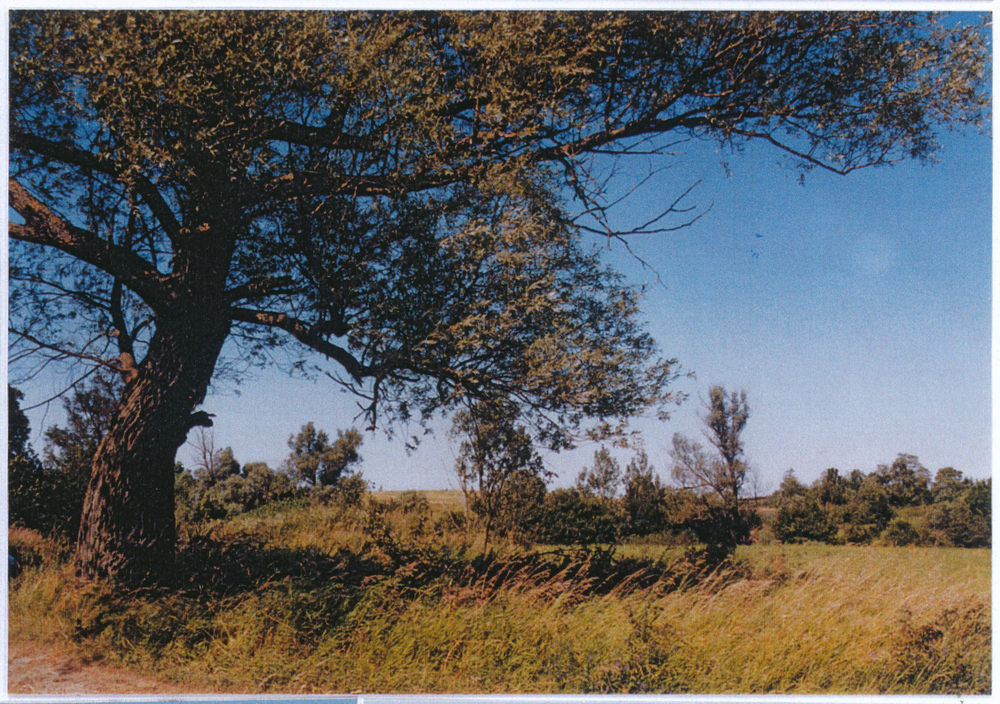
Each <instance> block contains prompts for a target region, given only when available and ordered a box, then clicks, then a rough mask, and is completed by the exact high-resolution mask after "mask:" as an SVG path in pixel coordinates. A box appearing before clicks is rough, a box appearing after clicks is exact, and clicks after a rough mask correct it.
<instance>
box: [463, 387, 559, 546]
mask: <svg viewBox="0 0 1000 704" xmlns="http://www.w3.org/2000/svg"><path fill="white" fill-rule="evenodd" d="M451 434H452V437H456V438H459V437H461V438H464V439H463V440H462V443H461V445H460V446H459V451H458V459H457V460H456V462H455V473H456V474H457V475H458V477H459V481H460V483H461V484H462V486H467V487H471V488H472V490H471V491H470V494H469V496H470V498H471V501H470V506H469V507H470V508H471V509H472V511H473V512H474V513H475V514H476V515H478V516H479V517H480V518H481V519H482V520H483V527H484V531H485V535H484V537H483V549H484V550H485V549H486V548H487V547H488V546H489V544H490V537H491V533H492V531H493V530H494V528H497V527H499V528H500V530H501V532H505V530H506V529H507V528H509V527H510V526H505V525H503V523H502V521H501V520H500V519H501V517H502V516H503V515H504V514H511V513H516V514H518V515H519V514H520V513H521V511H520V510H519V509H518V508H517V507H512V506H510V503H511V501H512V500H513V501H517V502H519V503H523V501H521V499H522V498H523V497H521V496H520V495H519V493H518V492H514V491H512V489H513V487H514V486H515V485H523V486H526V487H530V486H531V485H532V484H534V483H533V482H532V481H531V477H537V478H539V479H542V480H543V483H544V479H545V478H547V477H548V476H549V475H550V473H549V472H548V470H546V469H545V465H544V464H543V462H542V458H541V457H540V456H539V455H538V453H537V452H536V451H535V447H534V443H533V442H532V440H531V436H530V435H529V434H528V431H527V429H526V428H525V427H524V426H523V425H520V424H519V423H518V416H517V410H516V407H515V406H512V405H510V404H502V403H485V402H480V403H477V404H475V405H474V406H472V407H470V408H468V409H465V410H462V411H459V412H458V413H457V414H455V418H454V421H453V423H452V429H451ZM535 493H537V491H536V492H535ZM498 524H499V525H498Z"/></svg>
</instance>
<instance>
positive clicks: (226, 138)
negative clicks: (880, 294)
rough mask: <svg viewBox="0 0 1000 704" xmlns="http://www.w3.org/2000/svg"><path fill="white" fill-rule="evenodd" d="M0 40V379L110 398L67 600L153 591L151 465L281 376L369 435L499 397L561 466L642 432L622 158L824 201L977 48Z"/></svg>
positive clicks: (26, 22) (247, 35) (720, 32)
mask: <svg viewBox="0 0 1000 704" xmlns="http://www.w3.org/2000/svg"><path fill="white" fill-rule="evenodd" d="M9 38H10V43H9V51H10V66H9V69H10V71H9V74H10V80H9V115H10V120H9V122H10V142H9V145H10V174H11V180H10V181H9V184H8V196H9V198H8V200H9V204H10V207H11V208H12V209H13V211H15V212H16V213H17V215H16V216H15V217H13V218H12V219H11V224H10V236H11V238H12V240H13V241H14V245H13V246H12V248H11V268H10V282H11V293H10V313H11V315H10V319H11V325H10V329H11V333H12V334H11V340H12V347H11V350H10V357H11V359H12V360H13V361H14V362H15V364H21V363H27V361H28V360H29V358H32V357H33V358H35V359H38V358H41V359H42V361H43V362H44V360H45V359H48V360H62V359H66V358H67V357H68V356H69V357H72V358H74V359H76V360H78V361H80V362H81V363H86V364H91V365H103V366H106V367H109V368H112V369H114V370H115V371H117V372H118V373H119V374H121V375H122V377H123V379H124V380H125V390H124V393H123V396H122V401H121V410H120V412H119V413H118V414H117V415H116V417H115V421H114V423H113V424H112V427H111V429H110V431H109V433H108V434H107V435H106V437H105V439H104V440H103V441H102V443H101V445H100V447H99V449H98V452H97V454H96V455H95V458H94V467H93V479H92V481H91V482H90V484H89V490H88V495H87V498H86V501H85V514H84V520H83V530H82V531H81V534H80V540H79V544H78V548H77V558H76V559H77V568H78V570H79V572H80V573H81V574H82V575H85V576H88V577H98V576H101V575H104V574H108V573H109V572H112V571H118V572H119V575H120V576H121V577H123V578H125V577H129V576H132V577H136V578H142V577H143V576H144V575H146V574H147V573H150V572H153V571H155V570H157V569H164V568H166V567H168V566H169V564H170V562H171V557H172V554H173V546H174V529H173V515H174V511H173V483H174V474H173V466H174V455H175V453H176V450H177V448H178V447H179V446H180V445H181V444H183V443H184V441H185V438H186V436H187V434H188V432H189V430H190V429H191V428H192V427H197V426H199V425H200V426H205V425H208V424H210V422H211V420H210V417H209V416H208V414H207V413H206V412H204V411H199V410H197V409H198V408H199V406H200V405H201V404H202V403H203V401H204V399H205V395H206V390H207V388H208V384H209V382H210V381H211V380H212V378H213V375H215V374H216V373H217V372H218V371H231V372H233V373H237V372H240V371H245V370H246V369H247V366H248V364H247V363H251V364H252V363H254V362H261V363H263V362H266V361H268V360H271V359H275V358H281V356H276V355H271V354H269V350H270V348H272V347H274V346H276V345H283V344H286V343H287V344H288V345H291V346H292V348H290V352H291V354H289V355H288V358H289V359H291V360H292V367H293V368H296V369H306V368H312V367H313V366H314V363H316V364H318V365H319V366H320V369H321V372H322V373H324V374H329V375H330V376H332V377H334V378H335V379H336V380H337V381H338V382H340V383H342V384H344V385H345V386H346V387H348V388H349V389H351V390H352V391H354V392H356V393H357V394H358V396H359V398H360V399H361V400H360V403H361V405H362V407H363V411H364V412H365V413H366V414H367V416H368V419H369V420H370V421H371V423H372V424H373V425H374V424H375V423H376V422H377V421H379V420H381V419H388V420H392V419H394V418H404V419H405V418H409V417H415V418H419V419H426V418H429V417H431V416H433V415H434V414H435V413H438V412H444V411H450V410H453V409H455V408H458V407H460V406H462V405H469V404H471V403H474V402H475V401H476V400H479V399H488V398H497V397H502V398H505V399H508V400H510V401H513V402H516V403H518V404H519V405H520V406H521V409H520V410H521V416H522V418H524V419H525V422H528V423H530V425H531V427H532V429H533V432H534V433H535V434H536V435H537V436H538V437H539V438H540V439H541V440H544V441H545V442H546V443H547V444H549V445H551V446H554V447H559V446H566V445H568V444H570V443H571V442H572V441H573V439H574V438H576V437H579V436H580V435H581V434H584V433H586V432H588V431H589V432H592V433H593V434H595V435H597V436H607V435H608V434H610V433H613V432H615V431H616V430H619V429H620V428H621V426H622V424H623V423H624V422H626V421H627V419H628V418H629V417H631V416H633V415H635V414H637V413H640V412H643V411H646V410H648V409H651V408H652V409H660V410H662V409H665V408H666V407H667V404H669V402H671V401H673V400H674V398H673V397H672V396H671V394H670V392H669V391H668V390H667V389H668V383H669V381H670V380H671V379H672V378H673V376H674V374H675V373H676V364H675V363H674V362H673V361H672V360H669V359H662V358H661V357H660V356H659V353H658V352H657V350H656V346H655V345H654V344H653V340H652V339H651V338H650V337H649V335H648V334H646V332H645V331H644V330H643V329H642V327H641V326H640V324H639V322H638V316H637V312H638V308H637V292H636V291H634V290H632V289H629V288H627V287H625V286H623V285H622V283H621V280H620V279H619V278H617V277H615V276H614V275H613V274H611V273H610V272H608V271H606V270H605V269H604V268H602V267H601V265H600V263H599V261H598V260H597V258H596V256H592V255H590V254H588V253H586V252H584V251H582V249H581V247H580V235H581V233H584V232H588V231H596V232H599V233H601V234H602V235H605V236H607V237H608V238H609V239H618V240H621V241H625V239H626V236H627V233H622V232H619V231H616V230H615V228H614V227H613V225H612V224H611V221H610V220H609V218H608V214H607V206H608V202H609V201H608V199H606V198H605V191H604V188H605V185H606V183H607V179H606V178H604V175H605V174H607V173H613V171H614V169H613V168H608V167H609V165H611V164H610V160H611V159H613V158H614V157H615V156H616V155H619V156H621V155H627V154H629V153H633V152H636V153H641V154H642V155H643V158H645V157H646V156H647V155H649V154H650V153H657V152H662V151H666V150H668V149H669V145H671V144H672V143H674V142H675V141H676V140H677V139H679V138H687V137H699V138H700V137H709V138H714V139H717V140H718V141H720V142H721V143H723V144H729V145H733V146H739V145H740V144H742V143H745V142H747V141H752V140H760V141H764V142H767V143H769V144H771V145H773V146H774V147H776V148H777V149H779V150H781V151H783V153H784V154H786V155H788V157H789V158H790V160H791V161H792V163H793V164H795V165H797V166H800V167H802V168H803V169H809V168H815V167H820V168H825V169H829V170H831V171H834V172H837V173H848V172H850V171H852V170H854V169H858V168H862V167H866V166H877V165H881V164H888V163H891V162H893V161H897V160H899V159H903V158H926V157H928V156H930V155H932V154H933V151H934V147H935V144H934V130H935V129H936V128H937V127H938V126H940V125H948V126H951V125H956V124H958V125H961V124H975V123H978V122H980V121H981V120H982V119H983V116H984V115H985V114H986V111H987V108H988V104H989V62H988V61H987V57H988V53H989V50H988V48H987V38H988V32H987V31H985V30H984V29H982V28H975V27H973V28H969V27H948V28H946V27H941V26H939V25H937V23H936V20H935V19H934V18H933V17H930V16H926V15H914V14H897V13H884V14H867V13H792V14H787V15H783V14H780V13H705V12H683V13H648V14H640V13H602V14H592V13H520V12H518V13H454V14H442V13H320V12H226V13H212V12H45V11H33V10H32V11H16V12H13V13H12V14H11V19H10V35H9ZM595 155H596V156H598V157H599V158H596V159H595V158H591V157H592V156H595ZM611 166H613V165H611ZM602 169H603V171H602ZM686 187H687V184H685V185H682V186H680V187H679V189H678V192H683V191H684V190H685V188H686ZM564 189H568V190H564ZM564 192H568V193H571V194H572V197H573V198H574V199H575V200H576V202H577V207H576V209H577V211H580V212H582V215H581V216H580V217H579V218H574V217H573V216H571V215H570V210H571V209H570V208H569V207H568V204H567V203H566V202H564V200H563V198H562V196H561V194H562V193H564ZM685 209H686V207H685V205H683V204H680V202H679V201H678V202H677V203H674V204H673V205H669V206H667V208H666V210H665V212H664V213H663V217H661V218H657V219H655V220H653V221H651V223H650V224H649V225H648V226H645V227H643V228H640V229H639V231H641V232H655V231H660V230H666V229H670V228H671V227H679V226H683V225H684V224H685V223H686V222H690V217H689V216H680V217H683V218H687V220H684V221H678V220H675V219H670V218H668V217H667V216H669V215H676V214H678V213H680V212H683V211H685ZM227 342H229V344H227ZM224 352H225V354H224ZM299 353H301V354H299ZM35 368H37V367H35ZM29 371H30V369H29Z"/></svg>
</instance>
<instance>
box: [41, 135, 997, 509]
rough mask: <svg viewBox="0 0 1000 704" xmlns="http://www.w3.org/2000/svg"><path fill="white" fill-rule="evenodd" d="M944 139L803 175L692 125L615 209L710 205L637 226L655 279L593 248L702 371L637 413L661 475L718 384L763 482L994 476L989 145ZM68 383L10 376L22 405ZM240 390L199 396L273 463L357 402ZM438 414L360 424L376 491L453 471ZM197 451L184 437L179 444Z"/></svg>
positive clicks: (586, 451)
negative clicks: (422, 434)
mask: <svg viewBox="0 0 1000 704" xmlns="http://www.w3.org/2000/svg"><path fill="white" fill-rule="evenodd" d="M942 141H943V148H942V149H941V150H940V152H939V154H938V156H939V158H940V162H939V163H936V164H932V165H921V164H919V163H904V164H901V165H898V166H895V167H893V168H884V169H877V170H864V171H860V172H855V173H853V174H851V175H848V176H837V175H834V174H829V173H825V172H820V171H813V172H810V173H809V174H807V176H806V178H805V181H804V183H800V182H799V173H798V172H796V171H794V170H792V169H790V168H788V166H787V165H783V164H782V163H780V162H781V157H780V155H779V154H778V153H777V152H776V151H775V150H774V149H773V148H770V147H766V146H753V147H748V148H747V149H745V150H744V151H742V152H741V153H735V154H734V153H731V152H728V151H725V150H721V149H719V148H718V147H717V146H716V145H715V144H714V143H709V142H689V143H686V144H684V145H681V146H679V147H678V148H677V150H678V151H679V152H681V153H680V154H678V155H677V156H675V157H673V158H671V159H670V160H669V161H665V162H663V163H662V164H660V165H663V166H667V165H669V166H670V168H668V169H666V170H664V171H663V172H661V173H660V174H659V176H657V177H656V179H654V181H653V182H651V183H650V184H648V185H647V187H645V188H644V189H643V190H642V191H640V192H639V193H638V194H636V195H635V196H633V197H632V198H631V199H630V200H629V201H628V202H627V204H625V205H623V206H621V207H620V208H619V209H618V210H616V211H615V215H616V222H615V224H616V225H617V226H618V227H620V228H622V229H625V228H627V227H629V225H634V224H637V223H639V222H642V221H643V220H645V219H648V217H649V215H650V214H651V213H654V212H658V211H659V210H661V209H662V208H663V207H664V206H665V205H666V204H669V203H670V202H671V201H673V200H674V198H676V197H677V196H678V195H679V194H680V193H681V192H683V191H684V190H685V189H686V188H688V187H689V186H690V185H691V184H693V183H694V182H695V181H697V180H699V179H702V182H701V184H700V185H699V186H698V187H697V188H696V189H695V190H694V191H693V192H692V194H691V195H690V196H689V198H688V201H687V202H688V203H689V204H690V205H694V206H697V207H699V208H700V209H704V208H706V207H707V206H709V205H711V206H712V207H711V209H710V210H709V211H708V212H707V213H706V214H705V215H704V216H703V217H702V218H701V219H700V220H698V221H697V222H696V223H695V224H694V225H693V226H691V227H689V228H686V229H683V230H680V231H678V232H675V233H672V234H665V235H656V236H644V237H643V238H642V239H635V240H633V242H632V246H633V249H634V251H635V252H636V254H637V255H638V256H639V257H641V258H642V259H644V260H646V261H647V262H649V263H650V265H652V267H653V268H654V269H655V271H656V272H658V274H659V276H660V280H659V281H658V282H657V281H656V280H655V275H654V274H653V273H651V272H650V271H648V270H645V269H643V268H642V267H641V266H640V265H639V263H638V262H637V261H636V260H635V259H634V258H632V257H631V256H629V255H628V254H627V253H626V252H625V251H624V250H623V249H622V248H621V247H620V246H618V247H616V246H612V247H611V248H610V249H607V248H604V254H605V258H606V260H607V262H608V263H609V264H612V265H613V266H615V267H616V268H618V269H619V270H621V271H623V272H625V273H626V274H627V275H628V277H629V280H630V281H632V282H634V283H644V282H645V283H648V284H649V287H648V290H647V294H646V297H645V299H644V306H643V308H644V311H645V313H646V317H647V319H648V321H649V329H650V331H651V332H652V333H653V334H654V336H655V337H656V339H657V340H658V341H659V343H660V344H661V346H662V349H663V351H664V353H665V354H666V355H668V356H676V357H677V358H678V359H679V360H680V362H681V364H682V365H683V367H684V369H685V370H689V371H693V372H695V374H696V378H695V379H684V380H682V381H680V382H678V384H677V388H678V389H679V390H682V391H686V392H688V393H689V394H690V395H691V398H690V400H689V401H688V402H687V403H685V404H684V405H682V406H680V407H679V408H677V410H676V411H675V413H674V416H673V418H672V419H671V421H669V422H667V423H659V422H652V421H649V422H641V423H639V425H638V427H640V428H641V429H642V430H643V433H644V438H645V444H646V448H647V450H648V452H649V455H650V458H651V460H652V462H653V464H654V465H655V467H656V469H657V470H658V471H659V472H660V474H661V476H663V478H664V479H666V478H667V477H668V475H669V472H668V467H669V457H668V456H667V451H668V448H669V447H670V438H671V436H672V435H673V433H675V432H682V433H685V434H687V435H689V436H691V437H700V426H699V420H698V415H699V414H700V413H701V412H702V411H703V399H705V398H706V397H707V391H708V389H709V387H710V386H711V385H713V384H723V385H725V386H726V387H727V388H731V389H745V390H746V391H747V394H748V397H749V402H750V406H751V418H750V422H749V424H748V426H747V431H746V433H745V438H746V449H747V453H748V456H749V459H750V460H751V463H752V465H753V466H755V467H756V469H757V472H758V474H759V485H760V488H761V490H763V491H765V492H766V491H771V490H774V489H776V488H777V485H778V483H779V482H780V479H781V475H782V474H783V473H784V472H785V471H786V470H788V469H789V468H792V469H794V470H795V472H796V474H797V475H798V477H799V478H800V479H801V480H804V481H807V482H811V481H812V480H814V479H816V478H817V477H818V476H819V475H820V473H821V472H822V471H823V470H824V469H825V468H827V467H837V468H839V469H840V470H841V472H842V473H844V472H849V471H850V470H851V469H855V468H857V469H861V470H863V471H865V472H871V471H873V470H874V469H875V468H876V466H877V465H878V464H880V463H890V462H891V461H892V460H893V459H894V458H895V456H896V454H898V453H901V452H905V453H910V454H915V455H917V456H918V457H919V458H920V460H921V462H922V463H923V464H924V466H926V467H927V468H928V469H930V470H931V472H932V473H933V472H935V471H936V470H937V469H939V468H941V467H944V466H953V467H955V468H956V469H958V470H960V471H962V472H964V473H965V474H966V475H967V476H971V477H975V478H984V477H987V476H990V474H991V457H992V455H991V430H992V422H991V399H992V395H991V391H990V370H991V331H990V319H991V317H990V316H991V293H992V286H991V243H992V219H991V208H992V162H991V158H992V151H991V150H992V146H991V141H990V137H989V135H985V134H977V133H974V132H972V133H966V134H957V133H951V134H945V135H943V136H942ZM636 167H637V168H639V169H644V167H645V164H644V163H637V164H636ZM63 381H64V380H63V379H49V380H47V381H44V380H43V381H39V382H37V383H35V384H34V385H32V386H23V387H22V390H23V391H24V392H25V394H26V399H25V402H24V405H25V406H30V405H33V404H34V403H37V402H39V401H41V400H43V399H45V398H46V397H47V396H48V395H51V394H52V393H53V392H54V390H57V389H58V385H59V384H60V383H62V382H63ZM235 391H236V392H238V394H239V395H236V393H234V388H233V387H232V385H230V384H225V383H223V384H220V385H219V386H218V388H216V389H213V391H212V393H211V395H210V396H209V398H208V399H207V401H206V403H205V405H204V409H205V410H207V411H208V412H210V413H214V414H215V416H216V418H215V424H216V427H215V437H216V446H217V447H223V446H226V445H231V446H232V447H233V449H234V452H235V455H236V458H237V459H238V460H239V461H240V462H242V463H246V462H251V461H266V462H268V463H269V464H271V465H272V466H277V465H279V464H280V463H281V461H282V460H283V459H284V458H285V457H286V456H287V454H288V448H287V445H286V442H287V439H288V437H289V435H290V434H292V433H294V432H297V430H298V429H299V428H300V427H301V426H302V425H303V424H304V423H306V422H308V421H314V422H315V423H316V424H317V426H319V427H320V428H324V429H326V430H327V431H328V432H330V433H331V435H333V434H335V430H336V429H337V428H346V427H349V426H351V425H354V424H355V423H356V421H355V420H354V416H355V414H356V413H357V408H356V406H355V402H354V399H352V398H351V397H350V396H346V395H344V394H343V393H341V392H339V391H338V389H337V387H335V386H334V385H333V384H331V383H323V382H322V381H319V382H316V383H313V382H308V381H302V380H295V379H289V378H288V377H286V376H284V375H283V374H281V373H280V372H277V371H273V370H272V371H267V372H264V373H261V374H258V375H256V376H254V377H252V378H250V379H249V380H247V381H246V382H244V383H243V384H242V385H241V386H239V387H238V388H236V389H235ZM57 406H58V404H52V405H51V406H50V407H49V408H48V409H44V408H40V409H37V410H35V411H32V412H30V413H29V417H30V419H31V422H32V430H33V444H34V446H35V448H36V450H38V451H39V452H41V449H42V444H43V443H42V439H41V433H42V431H43V430H44V428H45V427H47V426H48V425H51V424H52V423H54V422H62V420H63V416H62V413H61V412H60V409H59V408H58V407H57ZM446 428H447V424H442V425H441V426H440V428H439V432H438V433H436V435H435V436H433V437H427V438H424V440H423V442H422V444H421V447H420V448H419V449H418V450H417V451H415V452H413V453H410V454H407V453H406V451H405V449H404V447H403V442H402V440H401V438H400V437H399V436H397V437H396V438H395V439H394V440H391V441H390V440H387V439H386V437H385V435H384V434H381V433H379V434H368V435H366V437H365V443H364V445H363V447H362V455H363V458H364V461H363V464H362V465H361V469H362V470H363V471H364V474H365V476H366V477H367V478H368V479H369V480H371V481H372V482H374V484H375V485H376V487H382V488H384V489H386V490H389V489H411V488H412V489H434V488H457V487H455V484H456V482H455V480H454V478H453V473H452V467H453V466H454V455H455V451H456V449H457V448H455V447H454V446H453V443H449V441H448V439H447V437H446V433H445V432H444V430H446ZM413 431H419V429H411V432H413ZM401 432H403V433H404V434H405V429H402V430H401ZM595 449H596V448H595V447H593V446H589V447H584V448H581V449H580V450H578V451H576V452H574V453H568V454H566V453H564V454H563V455H559V456H555V457H552V456H550V457H549V458H548V459H549V461H550V465H551V467H552V468H553V469H554V470H555V471H557V472H558V474H559V479H558V480H556V482H555V485H562V486H565V485H568V484H571V483H572V482H573V480H574V478H575V476H576V474H577V472H578V471H579V469H580V468H581V467H582V466H583V465H584V464H587V463H588V462H589V461H590V459H591V458H592V456H593V452H594V450H595ZM193 457H194V453H193V452H192V449H191V447H190V446H185V447H183V448H181V451H180V453H179V457H178V459H180V460H181V461H183V462H184V463H185V464H188V465H190V464H192V463H193ZM620 457H621V459H622V461H623V462H626V461H627V459H628V457H629V453H627V452H625V453H621V454H620Z"/></svg>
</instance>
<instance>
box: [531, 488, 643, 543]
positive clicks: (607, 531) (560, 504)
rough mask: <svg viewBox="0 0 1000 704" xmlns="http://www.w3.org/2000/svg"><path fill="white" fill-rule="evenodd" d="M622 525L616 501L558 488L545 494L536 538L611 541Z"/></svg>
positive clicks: (567, 540) (616, 536) (549, 540)
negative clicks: (612, 501) (611, 501)
mask: <svg viewBox="0 0 1000 704" xmlns="http://www.w3.org/2000/svg"><path fill="white" fill-rule="evenodd" d="M623 525H624V515H623V514H622V513H621V510H620V508H618V506H617V504H613V503H610V502H605V501H602V500H601V499H599V498H598V497H596V496H594V495H592V494H585V493H583V492H581V491H579V490H577V489H557V490H556V491H553V492H551V493H550V494H548V496H546V497H545V504H544V508H543V510H542V515H541V522H540V526H539V527H540V532H539V533H540V535H539V539H540V540H542V541H544V542H547V543H553V544H557V545H595V544H598V543H614V542H617V541H618V539H619V537H620V536H621V534H622V527H623Z"/></svg>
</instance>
